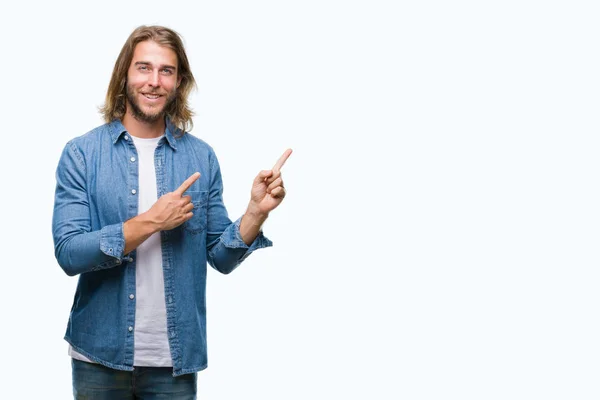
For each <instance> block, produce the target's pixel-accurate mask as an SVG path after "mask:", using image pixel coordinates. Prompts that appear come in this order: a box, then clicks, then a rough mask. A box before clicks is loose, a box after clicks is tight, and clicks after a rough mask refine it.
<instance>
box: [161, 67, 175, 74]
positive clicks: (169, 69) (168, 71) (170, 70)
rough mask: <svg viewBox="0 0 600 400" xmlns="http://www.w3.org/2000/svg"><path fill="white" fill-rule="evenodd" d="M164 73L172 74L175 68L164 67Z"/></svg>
mask: <svg viewBox="0 0 600 400" xmlns="http://www.w3.org/2000/svg"><path fill="white" fill-rule="evenodd" d="M161 72H162V74H163V75H172V74H173V70H172V69H171V68H163V69H162V70H161Z"/></svg>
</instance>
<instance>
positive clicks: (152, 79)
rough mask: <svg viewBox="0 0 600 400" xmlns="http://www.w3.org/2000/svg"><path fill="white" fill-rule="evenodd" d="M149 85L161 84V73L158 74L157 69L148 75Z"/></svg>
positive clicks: (157, 85)
mask: <svg viewBox="0 0 600 400" xmlns="http://www.w3.org/2000/svg"><path fill="white" fill-rule="evenodd" d="M148 85H150V86H152V87H159V86H160V75H159V74H158V71H157V70H154V71H152V73H151V74H150V76H149V77H148Z"/></svg>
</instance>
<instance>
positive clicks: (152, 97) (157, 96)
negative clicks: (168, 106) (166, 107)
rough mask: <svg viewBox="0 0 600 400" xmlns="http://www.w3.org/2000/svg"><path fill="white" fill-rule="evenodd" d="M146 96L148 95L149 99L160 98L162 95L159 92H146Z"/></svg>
mask: <svg viewBox="0 0 600 400" xmlns="http://www.w3.org/2000/svg"><path fill="white" fill-rule="evenodd" d="M144 96H146V97H147V98H149V99H158V98H159V97H160V96H159V95H157V94H145V95H144Z"/></svg>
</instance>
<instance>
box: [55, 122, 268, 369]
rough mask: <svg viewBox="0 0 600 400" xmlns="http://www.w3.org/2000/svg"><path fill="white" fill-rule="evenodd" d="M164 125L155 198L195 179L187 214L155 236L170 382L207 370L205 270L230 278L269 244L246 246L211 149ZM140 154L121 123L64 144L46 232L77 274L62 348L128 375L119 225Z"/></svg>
mask: <svg viewBox="0 0 600 400" xmlns="http://www.w3.org/2000/svg"><path fill="white" fill-rule="evenodd" d="M175 132H176V131H175V128H174V126H173V125H171V123H170V122H169V121H168V120H167V129H166V131H165V136H164V137H163V138H162V139H161V140H160V142H159V143H158V146H157V148H156V151H155V155H154V165H155V168H156V184H157V191H158V193H157V194H158V197H160V196H162V195H163V194H165V193H168V192H172V191H173V190H175V189H176V188H178V187H179V186H180V185H181V184H182V183H183V181H184V180H185V179H187V178H188V177H189V176H190V175H192V174H193V173H194V172H196V171H199V172H200V173H201V176H200V178H199V179H198V180H197V181H196V182H194V184H193V185H192V186H191V187H190V189H189V190H188V191H187V192H186V193H185V194H186V195H190V196H191V197H192V202H193V204H194V210H193V213H194V216H193V217H192V219H190V220H189V221H187V222H185V223H184V224H182V225H180V226H179V227H177V228H175V229H172V230H169V231H162V232H161V244H162V263H163V272H164V281H165V303H166V311H167V330H168V337H169V346H170V349H171V357H172V361H173V375H174V376H178V375H181V374H186V373H192V372H196V371H199V370H202V369H204V368H206V366H207V356H206V306H205V304H206V301H205V289H206V272H207V271H206V266H207V263H208V264H210V265H211V266H212V267H213V268H215V269H216V270H217V271H219V272H222V273H224V274H228V273H230V272H231V271H233V270H234V269H235V268H236V267H237V266H238V265H239V264H240V263H241V262H242V261H243V260H244V259H246V257H248V256H249V255H250V254H251V253H252V252H253V251H254V250H257V249H259V248H263V247H267V246H271V245H272V243H271V241H270V240H269V239H267V238H266V237H264V236H263V234H262V232H261V233H260V234H259V235H258V237H257V238H256V239H255V240H254V242H253V243H252V244H251V245H250V246H247V245H246V244H245V243H244V241H243V240H242V238H241V235H240V232H239V223H240V220H241V218H240V219H238V220H237V221H235V222H232V221H231V220H230V219H229V217H228V215H227V210H226V209H225V206H224V204H223V198H222V194H223V182H222V179H221V172H220V168H219V164H218V161H217V158H216V156H215V154H214V151H213V149H212V148H211V147H210V146H209V145H207V144H206V143H205V142H203V141H202V140H200V139H198V138H196V137H194V136H192V135H190V134H189V133H185V134H183V135H174V133H175ZM137 158H138V157H137V152H136V149H135V146H134V144H133V143H132V140H131V138H130V137H129V134H128V133H127V131H126V130H125V127H124V126H123V125H122V123H121V122H120V121H119V120H115V121H113V122H111V123H110V124H105V125H102V126H100V127H98V128H96V129H94V130H92V131H90V132H88V133H87V134H85V135H83V136H80V137H77V138H75V139H73V140H71V141H69V142H68V143H67V145H66V146H65V148H64V150H63V152H62V155H61V158H60V161H59V164H58V168H57V170H56V193H55V202H54V214H53V220H52V233H53V238H54V248H55V256H56V259H57V260H58V263H59V265H60V266H61V267H62V269H63V270H64V271H65V272H66V273H67V274H68V275H71V276H73V275H79V282H78V285H77V290H76V293H75V298H74V301H73V307H72V309H71V313H70V316H69V322H68V326H67V330H66V334H65V340H66V341H67V342H69V343H70V344H71V346H73V348H74V349H75V350H76V351H77V352H79V353H80V354H82V355H84V356H86V357H87V358H89V359H90V360H92V361H95V362H97V363H100V364H103V365H105V366H108V367H111V368H115V369H120V370H126V371H132V370H133V339H134V332H133V331H134V326H135V287H136V286H135V268H136V252H135V251H132V252H131V253H129V254H124V248H125V239H124V236H123V222H125V221H126V220H128V219H130V218H133V217H135V216H136V215H137V214H138V199H137V196H136V194H137V190H138V186H137V185H138V165H137Z"/></svg>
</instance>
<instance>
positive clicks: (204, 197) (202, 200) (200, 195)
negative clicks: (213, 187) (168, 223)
mask: <svg viewBox="0 0 600 400" xmlns="http://www.w3.org/2000/svg"><path fill="white" fill-rule="evenodd" d="M185 195H188V196H191V197H192V204H193V205H194V209H193V210H192V213H194V216H193V217H192V218H190V219H189V220H187V221H186V222H184V223H183V229H185V231H186V232H189V233H191V234H194V235H196V234H198V233H200V232H202V231H204V230H205V229H206V221H207V217H206V211H207V209H208V192H206V191H204V192H192V191H187V192H185Z"/></svg>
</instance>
